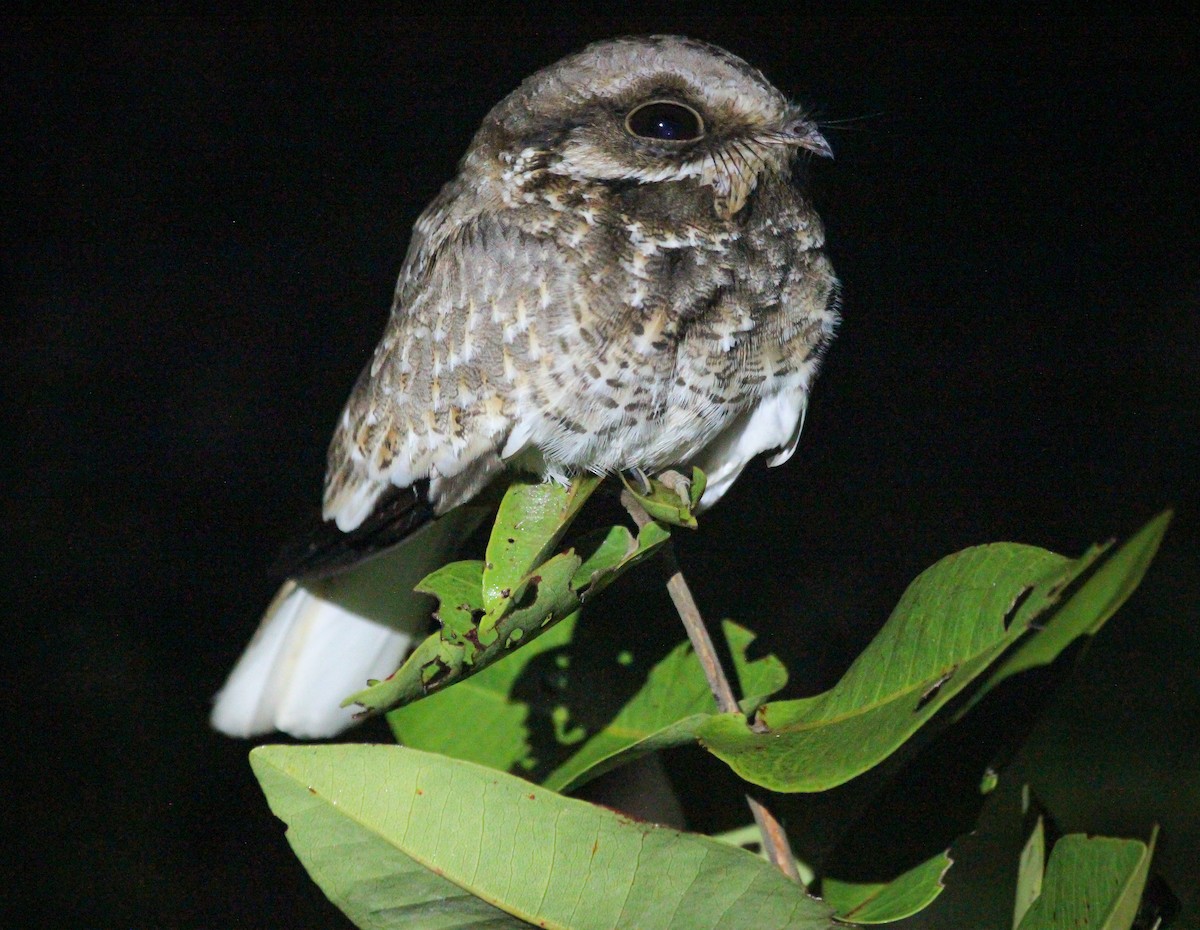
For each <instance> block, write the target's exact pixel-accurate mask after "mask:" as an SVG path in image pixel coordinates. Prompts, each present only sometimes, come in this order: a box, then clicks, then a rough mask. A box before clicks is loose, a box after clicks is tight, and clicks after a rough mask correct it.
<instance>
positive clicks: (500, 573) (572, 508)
mask: <svg viewBox="0 0 1200 930" xmlns="http://www.w3.org/2000/svg"><path fill="white" fill-rule="evenodd" d="M601 480H602V479H601V478H599V477H597V476H596V475H583V476H580V477H577V478H575V479H573V480H572V481H571V484H570V485H569V486H568V487H563V486H562V485H560V484H558V483H557V482H555V481H514V482H513V483H512V484H511V485H510V486H509V488H508V490H507V491H506V492H505V493H504V498H503V500H501V501H500V508H499V510H498V511H497V512H496V522H495V523H494V524H493V526H492V534H491V536H490V537H489V538H488V546H487V555H486V556H485V560H484V568H483V606H484V609H485V610H487V611H488V612H489V613H491V614H499V613H502V612H503V611H504V610H505V608H506V606H507V605H508V604H509V603H510V602H512V601H513V600H514V599H516V598H519V597H520V595H521V585H522V583H523V582H524V581H525V579H526V578H528V576H529V574H530V573H531V572H532V571H533V570H534V569H535V568H536V567H537V566H539V565H541V564H542V563H543V562H544V561H546V559H547V557H548V556H549V555H550V553H551V552H552V551H553V550H554V547H555V546H556V545H558V541H559V540H560V539H561V538H562V535H563V533H565V532H566V531H567V528H568V527H569V526H570V525H571V521H572V520H574V519H575V516H576V515H577V514H578V513H579V510H580V508H581V507H583V505H584V503H585V502H586V501H587V499H588V498H589V497H590V496H591V494H592V492H593V491H594V490H596V488H598V487H599V486H600V482H601Z"/></svg>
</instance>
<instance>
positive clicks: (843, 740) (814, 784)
mask: <svg viewBox="0 0 1200 930" xmlns="http://www.w3.org/2000/svg"><path fill="white" fill-rule="evenodd" d="M1097 555H1098V553H1095V552H1090V553H1088V554H1087V555H1085V556H1084V557H1082V558H1080V559H1078V560H1075V561H1071V560H1068V559H1066V558H1064V557H1063V556H1060V555H1055V554H1054V553H1052V552H1047V551H1046V550H1044V549H1038V548H1036V547H1034V546H1021V545H1016V544H1011V543H1001V544H995V545H989V546H978V547H975V548H972V549H967V550H964V551H963V552H960V553H957V554H955V555H952V556H948V557H946V558H944V559H942V560H941V561H940V562H938V563H937V564H935V565H934V566H933V567H932V568H929V569H927V570H926V571H924V572H923V573H922V574H921V575H920V576H918V578H917V579H916V580H915V581H914V582H913V583H912V584H911V585H909V587H908V590H906V591H905V592H904V595H903V596H902V597H901V599H900V603H899V604H898V605H897V606H896V609H895V610H894V611H893V613H892V616H891V618H890V619H889V620H888V622H887V624H886V625H885V626H884V628H883V629H882V630H881V631H880V633H879V635H877V636H876V637H875V639H874V640H873V641H872V642H871V644H870V645H869V646H868V647H867V649H866V650H865V651H864V652H863V653H862V654H861V655H860V656H859V657H858V658H857V659H856V660H855V661H854V663H853V664H852V665H851V666H850V668H849V669H848V670H847V672H846V674H845V675H844V676H843V677H842V679H841V681H839V682H838V683H837V685H835V686H834V687H833V688H832V689H830V690H829V691H826V692H824V693H823V694H819V695H816V696H815V697H810V698H802V699H800V700H794V701H780V702H775V703H770V704H767V705H764V706H763V707H762V708H760V710H759V719H760V720H761V721H763V722H764V723H765V724H766V725H767V727H768V730H767V731H766V732H756V731H754V730H752V729H750V727H749V726H747V723H746V719H745V717H744V716H743V715H740V714H723V715H720V716H717V717H714V718H712V719H711V720H708V721H706V722H705V723H704V724H703V725H702V726H701V728H700V731H699V736H700V739H701V742H702V744H703V745H704V746H706V747H707V748H708V749H709V750H710V751H711V752H713V753H714V754H715V755H717V756H718V757H720V758H721V759H724V760H725V761H726V762H727V763H728V764H729V765H730V766H731V767H733V769H734V770H735V771H737V773H738V774H739V775H741V776H742V777H743V778H745V779H746V780H748V781H751V782H754V783H755V784H758V785H762V786H763V787H766V788H770V789H772V790H775V791H823V790H826V789H828V788H832V787H834V786H836V785H839V784H842V783H843V782H846V781H848V780H850V779H851V778H853V777H854V776H855V775H858V774H861V773H862V772H864V771H866V770H867V769H869V768H871V767H872V766H874V765H877V764H878V763H879V762H881V761H882V760H883V759H885V758H887V756H888V755H890V754H891V753H892V752H894V751H895V750H896V749H897V748H898V747H899V746H900V745H902V744H903V743H904V741H905V740H907V739H908V738H909V737H910V736H911V735H912V734H913V733H914V732H916V730H917V729H918V728H919V727H920V726H921V725H922V724H924V723H925V722H926V721H927V720H929V718H930V717H932V716H933V715H934V714H935V713H936V712H937V711H938V710H939V709H940V708H941V707H942V706H943V705H944V704H945V703H946V702H947V701H949V700H950V699H951V698H952V697H953V696H954V695H956V694H957V693H959V692H960V691H961V690H962V689H963V688H965V687H966V686H967V685H968V684H969V683H970V682H971V681H972V680H973V679H974V678H976V677H977V676H978V675H979V674H980V673H981V672H983V671H984V670H985V669H986V668H987V667H988V666H989V665H991V663H992V662H994V661H995V660H996V658H997V657H999V656H1000V655H1001V654H1002V653H1003V652H1004V651H1005V650H1006V649H1007V648H1009V647H1010V646H1012V644H1013V643H1014V642H1016V641H1017V640H1018V639H1019V638H1020V637H1021V636H1022V635H1023V634H1024V633H1025V632H1026V631H1028V630H1029V629H1030V623H1031V621H1033V620H1034V619H1035V618H1036V617H1037V616H1038V615H1040V614H1041V613H1043V612H1044V611H1046V610H1047V609H1048V608H1049V607H1050V606H1051V605H1052V604H1053V603H1054V602H1055V600H1056V598H1057V597H1058V596H1059V595H1060V594H1061V592H1062V590H1063V588H1065V587H1066V586H1067V585H1068V584H1070V582H1071V581H1072V580H1073V579H1074V578H1076V577H1077V576H1079V575H1080V574H1081V573H1082V572H1083V571H1085V570H1086V569H1087V567H1088V566H1089V565H1090V564H1091V562H1092V561H1093V560H1094V559H1095V558H1096V557H1097Z"/></svg>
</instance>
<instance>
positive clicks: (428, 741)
mask: <svg viewBox="0 0 1200 930" xmlns="http://www.w3.org/2000/svg"><path fill="white" fill-rule="evenodd" d="M578 617H579V615H578V614H574V615H572V616H570V617H567V618H566V619H565V620H563V621H562V622H561V623H557V624H555V625H554V626H553V627H552V628H551V629H549V630H548V631H547V632H546V633H544V634H543V635H541V636H539V637H537V639H535V640H534V641H533V642H531V643H528V644H527V645H524V646H522V647H521V648H520V649H517V650H514V651H513V652H512V653H511V654H510V655H508V656H506V657H505V658H504V659H503V660H501V661H499V662H496V663H494V664H493V665H491V666H489V667H488V668H485V669H483V670H482V671H481V672H479V673H478V674H477V675H473V676H471V677H470V678H468V679H466V680H464V681H461V682H459V683H458V685H456V686H455V687H454V688H453V689H451V690H442V691H437V692H434V693H433V694H430V695H429V696H428V697H427V698H426V699H425V700H422V701H417V702H415V703H413V704H408V705H405V706H404V707H400V708H397V709H396V710H393V711H392V712H391V713H389V714H388V715H387V719H388V724H389V725H390V726H391V728H392V733H393V734H394V735H395V737H396V740H397V741H398V742H400V743H402V744H404V745H406V746H411V747H413V748H414V749H424V750H428V751H430V752H437V753H441V754H442V755H446V756H452V757H453V758H455V759H463V760H465V761H467V762H476V763H478V764H480V765H487V766H490V767H491V768H494V769H499V770H500V771H502V772H507V771H511V770H513V769H522V770H528V769H532V768H534V767H535V766H537V765H538V764H539V763H540V762H541V761H542V760H540V759H538V758H536V756H535V755H534V750H533V747H532V746H531V744H530V739H529V737H530V726H531V725H532V721H531V714H533V713H534V712H535V710H539V709H536V708H534V707H532V706H531V705H530V703H529V702H528V701H527V700H525V699H523V698H522V697H519V696H517V695H515V694H514V693H513V689H514V688H515V687H516V685H517V683H518V682H519V681H521V680H522V679H523V676H524V675H525V674H526V670H527V669H528V668H529V666H530V664H531V663H533V662H534V661H535V660H537V659H538V658H539V657H541V656H544V655H545V654H546V653H548V652H552V651H554V650H556V649H561V648H563V647H564V646H566V645H567V644H568V643H570V642H571V638H572V636H573V635H574V631H575V624H576V623H577V622H578Z"/></svg>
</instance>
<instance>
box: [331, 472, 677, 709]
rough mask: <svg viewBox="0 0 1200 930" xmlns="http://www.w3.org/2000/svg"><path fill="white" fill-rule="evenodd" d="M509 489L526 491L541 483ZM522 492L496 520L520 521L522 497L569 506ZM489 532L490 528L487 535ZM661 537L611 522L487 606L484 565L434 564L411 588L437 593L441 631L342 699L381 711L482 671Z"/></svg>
mask: <svg viewBox="0 0 1200 930" xmlns="http://www.w3.org/2000/svg"><path fill="white" fill-rule="evenodd" d="M515 487H523V488H525V489H526V490H528V488H530V487H533V488H535V489H541V488H544V487H547V486H545V485H536V486H515ZM553 487H555V488H557V486H553ZM574 487H575V485H574V484H573V485H572V488H574ZM526 490H521V491H515V492H514V491H513V489H512V488H510V489H509V493H508V494H506V495H505V501H506V504H507V507H506V509H505V515H504V519H505V520H506V521H509V524H508V525H510V526H517V525H519V524H520V523H521V521H520V520H519V519H517V518H516V514H517V513H518V511H519V506H522V505H524V504H529V502H530V500H532V501H533V503H532V504H529V506H530V507H531V508H532V513H533V515H534V516H537V515H538V514H544V510H545V507H544V506H543V505H545V504H546V502H547V500H559V501H560V503H562V506H561V507H559V508H558V509H557V510H556V511H555V513H557V514H559V515H560V516H561V514H562V513H564V512H566V511H567V510H569V509H570V508H569V506H568V504H569V503H570V502H569V501H567V498H566V495H567V492H566V491H564V490H563V489H562V488H557V490H556V491H554V492H553V493H549V492H547V493H546V494H542V493H538V494H532V492H530V493H526ZM563 502H565V503H563ZM556 506H557V505H556ZM531 519H532V518H531ZM555 519H557V518H555ZM534 522H536V521H534ZM552 523H553V524H554V526H556V527H557V526H558V524H557V523H554V521H551V520H544V521H543V522H542V523H540V524H539V526H541V530H540V531H539V532H543V533H544V532H545V531H546V528H547V527H548V526H550V525H551V524H552ZM503 525H504V524H503V523H501V522H498V523H497V524H496V526H497V527H501V526H503ZM499 532H501V533H502V532H507V530H502V531H499ZM556 532H557V530H556ZM497 533H498V530H497V529H493V532H492V538H493V540H494V539H495V538H496V537H497ZM669 538H670V534H669V533H668V532H667V531H666V530H665V529H663V528H662V527H661V526H658V525H657V524H654V523H651V524H648V525H646V526H645V527H643V528H642V529H641V531H640V532H639V533H638V535H637V537H636V538H635V537H634V536H633V535H631V534H630V532H629V530H627V529H625V528H624V527H612V528H610V529H609V530H607V531H604V532H602V533H601V534H599V535H597V536H592V537H591V538H588V539H584V540H582V541H581V542H580V544H579V548H580V551H582V552H583V556H580V555H577V554H575V550H568V551H567V552H562V553H559V554H558V555H555V556H552V557H551V558H550V559H548V560H547V561H545V562H543V563H541V564H540V565H537V566H535V567H534V568H533V569H532V570H531V571H530V572H529V573H528V574H527V575H525V576H524V577H522V578H521V579H520V580H519V581H517V582H516V583H515V585H514V586H513V587H512V589H511V591H510V589H509V588H507V587H506V588H504V589H502V591H501V593H502V594H503V595H504V596H503V597H501V598H500V599H499V600H498V601H496V604H497V606H496V608H495V609H493V610H491V611H489V610H487V609H486V607H485V594H484V590H485V589H486V586H487V581H486V578H487V576H488V568H487V565H486V564H485V563H479V562H456V563H453V564H451V565H448V566H446V567H445V568H442V569H439V570H438V571H436V572H434V573H433V574H431V575H429V576H428V577H426V578H425V580H424V581H422V582H421V585H420V586H419V587H418V589H417V590H419V591H423V592H425V593H428V594H432V595H434V596H435V597H437V598H438V601H439V607H438V610H437V612H436V616H437V617H438V618H439V619H440V620H441V621H442V629H441V631H440V632H439V633H437V634H434V635H433V636H430V637H429V638H428V639H426V640H425V641H424V642H422V643H421V644H420V645H419V646H417V648H416V649H414V650H413V652H412V654H411V655H410V656H409V657H408V659H407V660H406V661H405V663H404V664H403V665H402V666H401V667H400V669H399V670H398V671H397V672H396V673H395V674H394V675H392V676H391V677H390V678H387V679H385V680H384V681H380V682H376V683H374V684H372V685H371V686H370V687H368V688H366V689H365V690H363V691H360V692H358V693H357V694H353V695H351V696H350V697H348V698H346V700H345V701H344V702H343V705H348V704H354V703H357V704H361V705H362V707H363V709H364V713H366V714H373V713H381V712H385V711H388V710H391V709H392V708H395V707H398V706H401V705H403V704H407V703H410V702H412V701H416V700H418V699H419V698H422V697H425V696H427V695H429V694H433V693H435V692H437V691H440V690H443V689H445V688H447V687H449V686H450V685H453V684H456V683H457V682H460V681H462V680H463V679H465V678H467V677H469V676H471V675H474V674H476V673H478V672H480V671H482V670H483V669H485V668H487V667H488V666H490V665H493V664H494V663H496V662H498V661H499V660H500V659H503V658H504V657H505V656H507V655H508V654H509V653H510V652H512V651H514V650H516V649H518V648H521V647H524V646H527V645H528V644H529V643H530V642H531V641H533V640H534V639H536V638H537V637H538V636H540V635H541V634H542V633H544V632H545V631H546V630H547V629H549V628H550V627H551V626H553V625H554V624H555V623H557V622H558V621H560V620H561V619H563V618H564V617H567V616H569V615H570V614H573V613H574V612H575V611H576V610H578V609H579V607H580V605H581V604H582V603H583V602H584V601H585V600H588V599H589V598H591V597H592V596H594V595H595V594H597V593H599V592H600V591H601V590H603V588H605V587H606V586H607V585H609V584H610V583H612V581H613V580H614V579H615V578H617V577H618V576H619V575H620V574H622V573H623V572H625V571H627V570H628V569H630V568H632V567H633V566H634V565H637V564H638V563H640V562H642V561H644V560H645V559H646V558H648V557H649V556H650V555H651V554H652V553H654V552H655V551H656V550H657V549H658V547H659V546H661V545H662V544H663V543H664V542H666V541H667V539H669ZM514 552H515V550H510V551H509V552H508V553H507V554H508V555H509V556H512V558H513V559H515V558H516V557H515V556H514V555H513V553H514ZM512 564H515V562H514V561H512V560H511V559H510V562H509V565H510V566H511V565H512ZM504 577H508V576H504ZM510 595H511V596H510Z"/></svg>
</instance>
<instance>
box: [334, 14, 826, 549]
mask: <svg viewBox="0 0 1200 930" xmlns="http://www.w3.org/2000/svg"><path fill="white" fill-rule="evenodd" d="M656 99H669V100H677V101H680V102H682V103H685V104H687V105H688V106H690V107H692V108H693V109H694V110H695V111H696V112H697V113H699V114H701V115H702V117H703V119H704V124H705V128H706V133H705V135H704V137H703V138H701V139H699V140H696V141H694V142H686V143H678V142H659V141H655V140H645V139H640V138H635V137H633V136H631V134H630V133H629V132H627V131H626V128H625V124H624V118H625V114H626V113H628V112H629V111H630V109H631V108H633V107H635V106H637V105H638V104H640V103H642V102H645V101H647V100H656ZM819 139H820V137H819V136H818V135H817V134H816V130H815V129H814V128H813V127H812V125H811V123H809V122H808V121H807V120H806V118H805V116H804V114H803V113H802V112H801V111H800V110H799V109H798V108H796V107H794V106H791V105H789V104H788V102H787V100H786V99H785V98H784V97H783V96H782V94H780V93H779V91H777V90H775V88H773V87H772V86H771V85H770V84H769V83H767V81H766V80H765V78H763V76H762V75H761V74H759V72H757V71H755V70H754V69H752V68H751V67H750V66H748V65H746V64H745V63H744V62H742V61H741V60H740V59H737V58H735V57H734V56H732V55H730V54H728V53H726V52H723V51H721V50H719V49H715V48H713V47H711V46H708V45H704V44H702V43H698V42H693V41H690V40H686V39H679V38H674V37H655V38H649V39H628V40H616V41H613V42H606V43H602V44H599V45H596V46H592V47H590V48H588V49H585V50H584V51H583V52H580V53H579V54H577V55H575V56H572V57H570V58H568V59H565V60H563V61H562V62H559V63H558V64H556V65H554V66H551V67H550V68H548V69H546V70H544V71H542V72H539V73H538V74H535V75H534V76H533V77H531V78H529V79H528V80H527V81H525V83H524V84H522V85H521V87H520V88H518V89H517V90H516V91H514V92H513V94H511V95H510V96H509V97H508V98H506V99H505V100H504V101H502V102H501V103H500V104H499V105H498V106H497V107H496V108H495V109H494V110H493V111H492V112H491V113H490V114H489V115H488V117H487V118H486V119H485V121H484V123H483V126H482V127H481V128H480V130H479V132H478V134H477V135H476V137H475V139H474V141H473V142H472V145H471V147H470V149H469V151H468V152H467V154H466V156H465V157H464V159H463V161H462V163H461V164H460V167H459V173H458V176H457V177H456V178H455V179H454V180H452V181H451V182H450V183H449V184H448V185H447V186H446V187H445V188H444V189H443V191H442V192H441V194H440V195H439V196H438V197H437V198H436V199H435V200H434V202H433V203H432V204H430V206H429V207H428V208H427V209H426V211H425V212H424V213H423V214H422V216H421V218H420V219H419V220H418V222H417V224H416V227H415V229H414V233H413V240H412V243H411V245H410V248H409V252H408V256H407V257H406V259H405V262H404V266H403V269H402V271H401V274H400V280H399V283H398V285H397V289H396V294H395V302H394V305H393V309H392V313H391V317H390V319H389V321H388V324H387V328H386V331H385V333H384V335H383V338H382V340H381V341H380V343H379V345H378V347H377V349H376V351H375V354H374V357H373V359H372V360H371V362H370V364H369V365H368V366H367V368H366V369H365V370H364V372H363V374H362V376H361V377H360V378H359V381H358V383H357V384H356V386H355V388H354V391H353V393H352V395H351V397H350V399H349V401H348V403H347V405H346V408H345V410H344V412H343V414H342V417H341V420H340V422H339V424H338V427H337V430H336V433H335V435H334V437H333V441H332V443H331V446H330V451H329V468H328V474H327V480H326V490H325V516H326V519H335V520H336V521H337V524H338V526H339V527H340V528H341V529H343V530H346V531H350V530H353V529H354V528H355V527H356V526H358V525H359V524H360V523H361V522H362V521H363V520H364V519H365V518H366V517H367V516H368V515H369V514H370V512H371V510H372V508H373V507H374V506H375V504H376V503H377V501H378V500H379V498H380V496H381V495H382V494H383V492H384V491H385V490H387V489H388V488H389V487H390V486H397V487H406V486H408V485H410V484H412V483H413V482H415V481H417V480H419V479H422V478H429V479H430V484H429V495H430V498H431V500H432V502H433V503H434V505H435V508H436V509H437V510H438V511H445V510H447V509H449V508H451V507H453V506H455V505H457V504H459V503H461V502H463V501H465V500H468V499H470V498H471V497H472V496H474V494H476V493H477V492H478V491H479V490H480V489H481V488H482V486H483V485H484V484H486V483H487V482H488V481H489V480H490V478H491V477H492V476H493V475H494V473H495V472H496V471H498V470H499V469H501V468H502V467H504V466H505V464H506V463H507V464H513V465H516V466H517V467H522V468H526V469H531V470H533V471H536V472H539V473H541V474H543V475H545V476H547V477H553V478H562V477H565V476H567V475H570V474H572V473H574V472H576V471H579V470H587V471H592V472H613V471H616V470H623V469H629V468H635V467H636V468H640V469H643V470H645V471H647V472H656V471H660V470H662V469H666V468H668V467H684V466H687V465H689V464H692V463H703V464H705V465H706V466H707V467H709V468H715V469H717V470H720V469H722V468H724V469H725V471H726V472H728V473H729V474H731V475H732V476H734V477H735V476H736V473H737V471H740V468H741V466H742V465H744V464H745V461H744V459H746V458H748V457H750V456H752V455H753V454H757V453H759V452H763V451H768V450H769V449H772V448H780V447H788V446H789V445H790V444H792V443H793V442H794V434H795V433H796V432H797V431H798V429H799V421H800V418H801V417H802V415H803V409H804V403H805V400H806V397H807V392H808V390H809V386H810V384H811V381H812V378H813V376H814V375H815V372H816V366H817V364H818V362H819V359H820V356H821V353H822V351H823V350H824V348H825V346H826V345H827V343H828V342H829V340H830V339H831V338H832V335H833V331H834V327H835V325H836V322H837V311H836V303H837V283H836V279H835V277H834V274H833V271H832V268H831V266H830V264H829V261H828V259H827V258H826V257H825V255H824V253H823V252H822V246H823V231H822V227H821V223H820V220H819V219H818V217H817V216H816V214H815V213H814V212H813V210H812V208H811V206H810V204H809V202H808V200H807V199H806V197H805V195H804V193H803V191H802V190H801V189H800V188H799V187H798V186H797V185H796V184H795V183H794V180H793V171H794V166H795V162H796V159H797V158H798V157H801V155H800V151H801V149H802V148H805V147H808V148H815V147H816V145H815V143H814V141H813V140H819ZM820 144H821V145H822V146H823V141H821V142H820ZM764 405H774V407H773V408H772V412H777V413H778V415H777V416H773V417H758V418H755V417H753V416H749V417H748V416H747V414H753V413H754V411H755V410H756V408H759V407H762V406H764ZM749 421H753V422H756V423H760V424H761V423H765V422H771V423H772V424H774V425H772V426H771V427H770V428H769V429H766V430H765V432H762V435H754V436H750V437H749V438H748V439H747V438H742V439H741V440H740V441H737V442H733V441H731V437H730V435H729V431H730V430H745V429H747V427H746V424H747V422H749ZM751 428H752V429H757V430H759V431H762V430H763V429H764V428H763V427H762V426H761V425H760V426H758V427H751ZM734 438H735V439H737V438H738V437H734ZM714 450H721V451H720V453H719V454H720V455H724V456H726V457H728V456H739V457H740V459H739V460H738V461H729V462H723V461H715V462H714V461H712V458H713V455H714V454H715V453H714ZM728 450H733V451H728ZM722 490H723V488H722ZM707 502H711V501H707Z"/></svg>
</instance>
